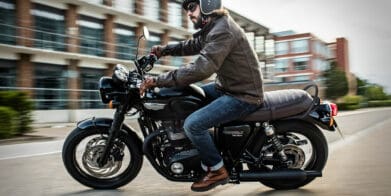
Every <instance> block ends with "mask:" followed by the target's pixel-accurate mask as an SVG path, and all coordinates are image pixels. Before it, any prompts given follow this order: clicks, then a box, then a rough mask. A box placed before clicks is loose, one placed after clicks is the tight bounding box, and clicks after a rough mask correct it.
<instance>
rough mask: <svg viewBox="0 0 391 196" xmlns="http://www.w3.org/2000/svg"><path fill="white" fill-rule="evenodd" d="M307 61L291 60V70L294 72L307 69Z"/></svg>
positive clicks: (301, 59)
mask: <svg viewBox="0 0 391 196" xmlns="http://www.w3.org/2000/svg"><path fill="white" fill-rule="evenodd" d="M308 61H309V58H307V57H303V58H296V59H293V69H294V70H296V71H302V70H306V69H308Z"/></svg>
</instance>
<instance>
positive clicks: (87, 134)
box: [62, 128, 143, 189]
mask: <svg viewBox="0 0 391 196" xmlns="http://www.w3.org/2000/svg"><path fill="white" fill-rule="evenodd" d="M107 138H108V128H107V130H100V129H88V130H80V129H79V128H76V129H75V130H74V131H73V132H72V133H71V134H70V135H69V136H68V137H67V139H66V140H65V143H64V146H63V151H62V158H63V162H64V165H65V167H66V169H67V171H68V172H69V174H70V175H71V176H72V177H73V178H75V179H76V180H77V181H78V182H80V183H81V184H84V185H86V186H89V187H92V188H95V189H115V188H118V187H120V186H123V185H125V184H127V183H129V182H130V181H132V180H133V179H134V178H135V177H136V176H137V174H138V172H139V171H140V169H141V166H142V161H143V158H142V152H141V149H140V147H139V146H138V145H137V141H136V139H135V138H133V137H131V136H129V135H128V134H127V133H126V132H121V133H120V136H119V137H118V138H117V139H116V140H115V142H114V145H113V148H112V149H111V150H110V155H109V158H108V161H107V163H106V164H105V165H104V166H100V165H99V163H98V162H99V160H100V159H101V158H102V154H103V151H104V149H105V146H106V143H107Z"/></svg>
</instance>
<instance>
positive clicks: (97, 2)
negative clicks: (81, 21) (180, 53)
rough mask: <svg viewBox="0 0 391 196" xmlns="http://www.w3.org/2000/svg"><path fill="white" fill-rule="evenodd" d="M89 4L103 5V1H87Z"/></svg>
mask: <svg viewBox="0 0 391 196" xmlns="http://www.w3.org/2000/svg"><path fill="white" fill-rule="evenodd" d="M87 1H88V2H90V3H95V4H103V0H87Z"/></svg>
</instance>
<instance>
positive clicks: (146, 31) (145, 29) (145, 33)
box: [143, 26, 149, 40]
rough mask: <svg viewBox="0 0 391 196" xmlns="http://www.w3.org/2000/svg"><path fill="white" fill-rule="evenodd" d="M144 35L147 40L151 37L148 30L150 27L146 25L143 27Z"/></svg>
mask: <svg viewBox="0 0 391 196" xmlns="http://www.w3.org/2000/svg"><path fill="white" fill-rule="evenodd" d="M143 36H144V39H145V40H148V39H149V31H148V28H147V27H146V26H144V27H143Z"/></svg>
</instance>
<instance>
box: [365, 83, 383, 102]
mask: <svg viewBox="0 0 391 196" xmlns="http://www.w3.org/2000/svg"><path fill="white" fill-rule="evenodd" d="M365 97H367V98H368V100H369V101H371V100H386V99H387V98H388V97H387V94H386V93H384V89H383V87H382V86H380V85H377V84H373V85H370V86H368V87H367V88H366V91H365Z"/></svg>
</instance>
